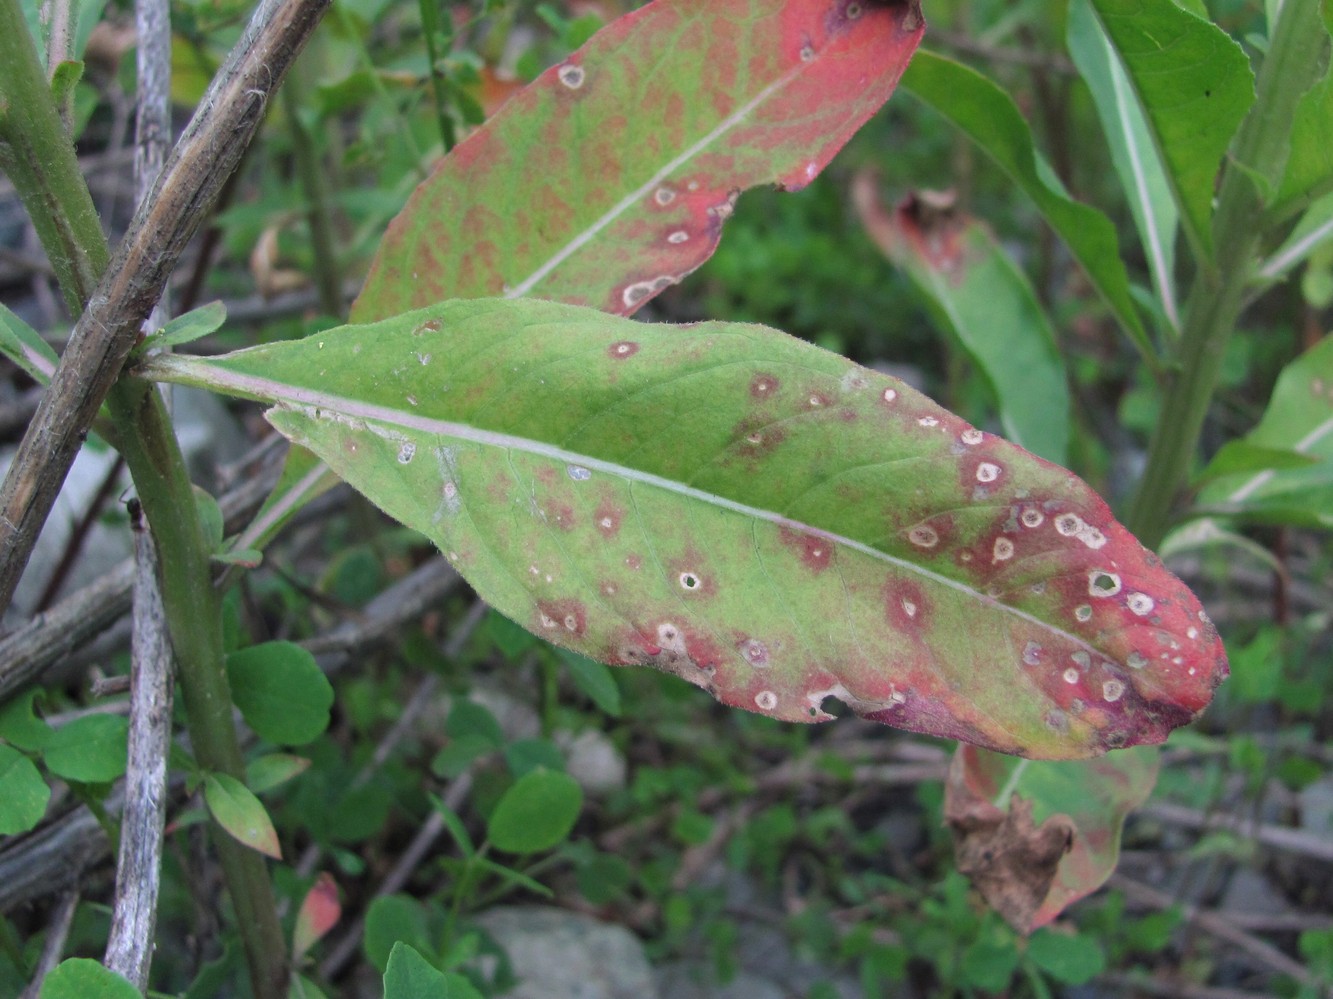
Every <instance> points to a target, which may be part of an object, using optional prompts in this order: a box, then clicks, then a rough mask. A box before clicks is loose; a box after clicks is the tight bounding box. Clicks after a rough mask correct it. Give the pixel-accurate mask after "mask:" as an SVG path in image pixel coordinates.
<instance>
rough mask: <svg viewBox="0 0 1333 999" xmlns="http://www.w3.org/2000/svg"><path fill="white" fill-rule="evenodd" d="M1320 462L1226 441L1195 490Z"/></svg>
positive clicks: (1288, 452)
mask: <svg viewBox="0 0 1333 999" xmlns="http://www.w3.org/2000/svg"><path fill="white" fill-rule="evenodd" d="M1318 462H1319V459H1317V458H1313V457H1311V456H1310V455H1308V454H1302V453H1301V452H1299V451H1292V450H1290V449H1288V448H1277V447H1261V446H1260V445H1258V444H1251V443H1250V442H1249V441H1246V440H1234V441H1227V443H1225V444H1223V445H1222V447H1221V449H1220V450H1218V452H1217V454H1215V455H1213V460H1212V461H1210V462H1209V463H1208V467H1207V468H1205V469H1204V470H1203V471H1202V472H1200V473H1199V476H1198V478H1196V479H1195V480H1194V483H1193V485H1194V487H1195V488H1196V489H1197V488H1198V487H1199V486H1202V485H1205V484H1206V483H1208V482H1212V481H1213V480H1214V479H1220V478H1224V477H1226V476H1228V475H1244V474H1253V473H1255V472H1263V471H1267V470H1269V469H1283V468H1305V467H1306V466H1308V465H1315V464H1318Z"/></svg>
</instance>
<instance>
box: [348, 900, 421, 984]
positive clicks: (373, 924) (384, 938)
mask: <svg viewBox="0 0 1333 999" xmlns="http://www.w3.org/2000/svg"><path fill="white" fill-rule="evenodd" d="M399 944H403V945H407V946H408V947H409V948H410V949H413V950H416V951H424V952H425V953H427V954H433V953H434V950H433V948H432V947H431V945H430V934H429V931H428V930H427V928H426V915H425V912H424V911H423V910H422V908H421V905H420V904H419V903H418V902H417V901H416V900H415V899H412V898H409V897H408V896H406V895H381V896H380V897H379V898H377V899H375V900H374V901H373V902H371V903H370V908H369V909H368V910H366V932H365V937H364V939H363V941H362V946H363V947H364V948H365V952H366V958H367V960H369V961H370V963H371V964H373V965H374V966H375V968H376V969H377V970H378V971H379V972H380V973H381V974H382V973H384V972H385V971H386V970H387V968H388V967H389V961H390V959H391V958H392V956H393V951H394V949H395V948H396V946H397V945H399Z"/></svg>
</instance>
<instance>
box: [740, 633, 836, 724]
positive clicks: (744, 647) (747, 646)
mask: <svg viewBox="0 0 1333 999" xmlns="http://www.w3.org/2000/svg"><path fill="white" fill-rule="evenodd" d="M741 655H742V656H744V657H745V661H746V662H747V663H749V664H750V665H751V666H767V665H768V646H767V645H765V644H764V643H763V642H761V641H759V639H757V638H747V639H746V640H745V641H744V642H742V643H741ZM815 707H819V705H818V704H816V705H815Z"/></svg>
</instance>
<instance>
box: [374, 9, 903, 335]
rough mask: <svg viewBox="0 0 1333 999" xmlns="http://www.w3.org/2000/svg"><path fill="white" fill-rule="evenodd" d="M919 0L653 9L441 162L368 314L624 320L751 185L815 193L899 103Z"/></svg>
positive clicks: (538, 85) (700, 253)
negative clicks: (527, 305)
mask: <svg viewBox="0 0 1333 999" xmlns="http://www.w3.org/2000/svg"><path fill="white" fill-rule="evenodd" d="M923 29H924V22H923V20H922V17H921V11H920V8H919V6H918V3H917V0H902V2H885V0H710V2H701V0H656V2H655V3H650V4H647V5H646V6H644V7H642V8H640V9H639V10H636V11H634V12H632V13H630V14H626V15H625V16H623V17H621V18H618V19H617V20H616V21H614V22H612V23H611V24H610V25H608V26H607V27H606V28H604V29H603V30H602V31H600V32H598V33H597V34H596V35H595V36H594V37H593V38H592V40H591V41H589V42H588V44H587V45H585V46H584V47H583V48H581V49H579V50H578V51H577V52H575V53H574V54H573V55H572V56H570V57H569V58H568V59H566V60H565V61H564V62H562V63H560V64H559V65H557V66H553V67H551V69H549V70H548V71H547V72H545V73H543V74H542V75H541V76H540V77H538V78H537V80H536V81H534V82H533V83H532V85H531V86H529V87H527V88H526V89H524V90H523V91H522V92H521V93H519V94H517V95H516V96H515V97H513V98H512V99H511V100H510V101H509V102H508V103H507V104H505V106H504V107H503V108H502V109H501V110H500V111H499V112H498V113H497V114H496V115H495V117H494V118H492V119H491V120H490V121H488V122H487V123H486V124H485V125H484V126H483V127H482V128H480V129H478V130H477V131H476V132H475V133H474V134H473V135H471V136H470V137H469V138H468V139H467V140H466V141H464V142H463V143H461V144H460V145H459V146H458V147H457V148H456V149H454V150H453V152H452V153H450V154H449V155H448V156H446V157H444V158H443V159H442V160H440V161H439V163H438V164H437V165H436V167H435V170H434V172H433V173H432V174H431V176H430V177H429V178H428V179H427V180H426V181H424V182H423V183H422V184H421V185H420V186H419V187H418V188H417V190H416V192H415V193H414V194H413V195H412V197H411V198H410V200H409V201H408V203H407V206H406V207H405V208H404V209H403V211H402V212H401V213H400V214H399V216H398V217H397V219H395V221H394V222H393V223H392V225H391V226H390V227H389V231H388V233H387V234H386V235H385V238H384V240H383V242H382V243H381V244H380V248H379V252H378V253H377V255H376V257H375V260H374V262H373V263H372V266H371V271H370V274H369V276H368V277H367V279H366V285H365V287H364V289H363V290H362V292H361V296H360V298H358V299H357V302H356V304H355V306H354V307H353V313H352V315H353V318H354V319H357V320H360V321H367V320H373V319H382V318H385V317H387V316H390V315H394V314H396V313H398V312H401V311H402V310H404V309H408V308H413V307H416V306H422V305H427V304H429V303H431V302H437V301H440V300H441V299H445V298H471V297H480V296H485V295H505V296H507V297H518V296H536V297H539V298H545V299H550V300H555V301H563V302H570V303H573V304H579V305H591V306H596V307H598V308H601V309H604V310H606V311H608V312H614V313H621V314H628V313H631V312H633V311H634V310H635V309H637V308H638V307H639V306H641V305H642V304H644V303H645V302H646V301H648V300H649V299H650V298H652V297H653V296H654V295H656V294H658V293H659V292H661V291H662V290H663V289H664V288H667V287H669V286H670V285H672V284H675V283H676V282H678V281H679V280H680V279H681V278H682V277H684V276H685V275H686V274H688V273H689V272H690V271H692V270H694V269H695V268H696V267H698V266H699V265H700V264H702V263H703V262H704V261H705V260H707V259H708V258H709V257H710V256H711V255H712V253H713V250H714V249H715V248H716V246H717V242H718V239H719V237H720V235H721V230H722V224H723V223H724V222H725V221H726V219H727V218H728V217H729V216H730V215H731V212H732V206H733V205H734V204H735V201H736V198H737V196H738V195H739V193H740V192H741V191H743V190H745V189H746V188H749V187H754V186H756V185H759V184H778V185H780V186H782V187H784V188H787V189H796V188H800V187H804V186H805V185H806V184H808V183H809V182H810V181H811V180H812V179H814V177H815V176H816V175H818V173H819V172H820V171H821V170H822V169H823V168H824V166H825V165H826V164H827V163H828V162H829V160H830V159H832V158H833V155H834V154H835V153H836V152H837V151H838V150H839V149H840V148H841V147H842V146H843V144H844V143H845V142H846V141H847V140H848V139H849V138H850V137H851V135H852V134H853V133H854V132H855V131H856V130H857V129H858V128H860V126H861V125H862V123H864V122H865V121H866V119H867V118H869V117H870V116H871V115H872V114H874V112H875V111H876V110H877V109H878V108H879V107H880V105H882V104H883V103H884V102H885V101H886V100H887V99H888V97H889V94H890V93H892V91H893V88H894V86H895V85H896V84H897V82H898V77H899V75H900V74H901V73H902V71H903V68H904V67H905V66H906V65H907V61H908V59H909V58H911V55H912V53H913V52H914V51H915V49H916V45H917V42H918V41H919V40H920V37H921V33H922V31H923Z"/></svg>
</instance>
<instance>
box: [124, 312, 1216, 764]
mask: <svg viewBox="0 0 1333 999" xmlns="http://www.w3.org/2000/svg"><path fill="white" fill-rule="evenodd" d="M371 344H373V346H374V349H373V350H371V349H364V348H366V347H367V345H371ZM436 358H438V359H439V360H438V361H437V360H435V359H436ZM146 373H148V374H150V375H152V376H156V377H162V376H166V375H168V374H170V375H171V377H173V378H174V379H175V380H182V381H189V382H194V383H197V384H201V385H209V386H212V387H214V388H216V389H219V390H221V391H227V392H231V393H236V394H243V395H249V396H252V397H256V398H263V399H268V400H272V401H275V402H278V403H279V405H278V406H277V407H276V408H275V409H273V410H272V411H270V413H269V419H270V420H271V421H272V422H273V424H274V425H275V426H276V427H278V429H279V430H281V431H282V432H283V433H284V434H286V435H288V436H289V437H291V438H293V439H294V440H296V441H297V442H298V443H300V444H302V445H303V446H306V447H309V448H311V449H312V450H314V451H315V452H316V453H318V454H320V455H321V457H323V458H324V460H325V461H327V462H328V463H329V464H330V465H331V466H332V467H333V468H334V470H335V471H337V472H338V473H339V474H340V475H342V476H343V477H344V478H346V479H347V480H348V481H349V482H351V483H352V485H354V486H355V487H356V488H358V489H360V490H362V491H363V492H364V493H366V495H368V496H369V497H370V498H371V499H373V500H374V501H375V502H376V503H378V504H379V505H380V506H381V507H383V508H384V509H385V510H386V511H387V512H389V513H390V514H391V515H393V516H395V517H397V518H398V519H399V520H401V521H403V522H404V523H406V524H409V525H411V526H413V527H415V528H417V529H418V530H421V531H423V532H425V533H427V534H428V535H429V536H430V537H431V538H432V539H433V540H434V541H435V542H436V543H437V544H438V545H440V547H441V548H442V549H443V551H444V552H445V553H446V555H447V556H448V558H449V559H450V560H451V561H452V562H453V564H454V565H455V566H457V567H458V568H459V569H460V571H461V572H463V573H464V575H466V576H467V578H468V579H469V580H470V582H471V583H472V584H473V585H474V586H475V587H476V588H477V590H478V592H479V593H481V594H482V595H483V596H484V597H485V598H486V599H487V600H488V601H489V602H490V603H491V604H492V605H493V606H495V607H496V608H497V609H499V610H501V611H502V612H504V613H505V614H508V615H509V616H510V617H512V618H513V619H515V620H516V621H519V622H521V623H523V624H524V625H526V626H527V627H529V628H530V629H531V630H533V631H534V632H536V633H537V634H539V635H541V636H543V637H545V638H548V639H550V640H552V641H554V642H557V643H559V644H561V645H564V646H566V647H568V648H571V649H574V650H575V651H577V652H580V653H582V654H584V655H587V656H590V657H591V658H594V659H598V660H600V661H602V662H606V663H610V664H613V665H630V664H638V665H649V666H655V667H657V668H659V669H664V670H667V671H670V672H673V673H676V674H677V675H679V676H681V677H683V678H685V679H686V680H689V681H690V682H691V683H695V684H697V685H699V686H701V687H704V688H706V689H707V690H709V691H710V692H711V693H713V694H715V695H716V696H717V697H718V698H719V699H720V700H722V701H723V702H724V703H726V704H730V705H734V706H737V707H743V708H746V709H748V710H751V711H761V712H764V713H766V714H769V715H771V716H773V717H776V718H780V719H783V720H786V721H807V722H808V721H822V720H825V719H827V718H828V717H829V715H827V714H825V713H824V711H823V710H822V704H823V701H824V699H825V698H826V697H837V698H840V699H841V700H843V701H845V702H846V703H847V704H849V705H850V706H851V707H852V708H853V709H854V710H855V711H856V712H857V713H859V714H862V715H864V716H866V717H868V718H871V719H874V720H877V721H882V722H886V723H888V724H893V725H897V726H899V727H902V728H907V729H911V730H913V731H918V732H925V733H929V734H932V735H938V736H943V737H948V738H958V739H963V740H966V741H974V742H977V743H978V744H982V745H987V746H990V747H993V748H997V749H1001V750H1004V751H1008V752H1018V753H1025V754H1029V755H1038V756H1053V757H1073V756H1084V755H1089V754H1096V753H1100V752H1102V751H1103V750H1104V749H1106V748H1111V747H1116V746H1121V745H1127V744H1133V743H1138V742H1158V741H1160V740H1162V739H1163V738H1165V736H1166V734H1167V732H1168V731H1169V730H1170V729H1171V728H1172V727H1174V726H1176V725H1179V724H1181V723H1183V722H1185V721H1188V720H1189V719H1190V718H1191V717H1193V715H1194V714H1195V713H1196V712H1198V711H1199V710H1201V709H1202V708H1203V707H1204V705H1205V704H1207V702H1208V700H1209V698H1210V697H1211V694H1212V690H1213V688H1214V686H1215V685H1216V684H1217V683H1218V682H1219V681H1220V679H1221V678H1222V677H1223V676H1225V673H1226V660H1225V655H1224V653H1223V650H1222V646H1221V643H1220V641H1219V639H1218V637H1217V633H1216V631H1215V630H1214V629H1213V627H1212V625H1211V624H1210V623H1209V622H1208V620H1207V618H1206V616H1205V615H1204V613H1203V611H1202V609H1201V608H1200V607H1199V604H1198V602H1197V601H1196V600H1195V599H1194V597H1193V596H1192V595H1191V594H1190V592H1189V591H1188V590H1187V589H1186V588H1185V586H1184V585H1183V584H1181V583H1180V581H1179V580H1177V579H1176V578H1175V577H1174V576H1172V575H1171V574H1170V573H1169V572H1167V571H1166V570H1165V569H1164V568H1163V567H1162V565H1161V564H1160V562H1159V561H1158V560H1157V559H1156V558H1155V557H1154V556H1153V555H1152V554H1151V553H1149V552H1147V551H1145V550H1144V549H1143V548H1142V547H1141V546H1140V545H1139V544H1138V542H1137V541H1135V540H1134V538H1133V537H1132V536H1130V535H1129V533H1128V532H1126V531H1125V529H1124V528H1123V527H1121V526H1120V525H1119V524H1117V523H1116V522H1115V521H1114V519H1113V518H1112V516H1111V513H1110V511H1109V510H1108V509H1107V507H1106V504H1105V503H1104V502H1102V500H1101V499H1100V498H1099V497H1097V495H1096V494H1095V493H1093V492H1092V490H1090V489H1089V488H1088V487H1087V486H1086V485H1084V484H1083V483H1082V482H1080V481H1079V480H1078V479H1077V478H1076V477H1075V476H1073V475H1072V474H1070V473H1069V472H1067V471H1065V470H1063V469H1060V468H1058V467H1055V466H1053V465H1050V464H1048V463H1046V462H1043V461H1041V460H1040V459H1038V458H1035V457H1033V456H1032V455H1030V454H1028V453H1027V452H1025V451H1023V450H1021V449H1020V448H1018V447H1016V446H1014V445H1012V444H1009V443H1008V442H1006V441H1003V440H1001V439H999V438H996V437H993V436H991V435H989V434H985V433H983V432H981V431H979V430H976V429H974V428H972V427H969V426H968V425H967V424H966V423H964V422H963V421H962V420H960V419H958V418H957V417H955V416H953V415H952V414H950V413H949V412H947V411H946V410H943V409H941V408H940V407H939V406H936V405H935V404H934V403H932V402H931V401H930V400H929V399H927V398H925V397H924V396H922V395H920V394H919V393H917V392H915V391H913V390H912V389H910V388H909V387H907V386H906V385H904V384H903V383H901V382H899V381H897V380H895V379H892V378H889V377H887V376H884V375H881V374H879V373H877V372H874V371H869V370H866V369H864V368H861V367H858V366H857V365H855V364H853V363H851V362H850V361H848V360H846V359H845V358H841V357H838V356H837V355H835V354H830V353H828V352H826V351H823V350H820V349H819V348H817V347H814V346H811V345H810V344H808V343H804V342H802V341H799V340H795V339H793V338H791V337H788V336H786V335H784V334H781V333H778V332H776V331H774V330H769V329H765V328H763V327H759V326H747V325H742V324H727V323H702V324H698V325H694V326H686V327H672V326H666V325H645V324H640V323H634V322H631V321H628V320H624V319H617V318H615V317H613V316H607V315H604V314H602V313H598V312H594V311H591V310H586V309H577V308H573V307H570V306H565V305H557V304H554V303H548V302H537V301H515V302H506V301H499V300H484V301H465V302H452V303H445V304H443V305H440V306H436V307H434V308H431V309H427V310H422V311H419V312H416V313H412V314H409V315H406V316H401V317H398V318H396V319H393V320H389V321H386V322H382V323H376V324H372V325H369V326H362V327H345V328H343V329H341V330H334V331H329V332H327V333H322V334H319V335H317V336H315V337H312V338H311V339H308V340H305V341H289V342H285V343H277V344H271V345H268V346H264V347H257V348H254V349H252V350H248V351H241V352H238V353H236V354H232V355H228V356H226V357H222V358H215V359H202V358H183V357H175V356H168V357H163V358H158V359H156V360H155V361H154V362H153V364H152V365H151V366H150V367H149V368H148V369H146Z"/></svg>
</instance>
